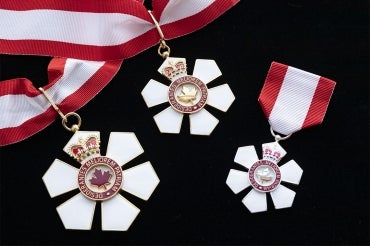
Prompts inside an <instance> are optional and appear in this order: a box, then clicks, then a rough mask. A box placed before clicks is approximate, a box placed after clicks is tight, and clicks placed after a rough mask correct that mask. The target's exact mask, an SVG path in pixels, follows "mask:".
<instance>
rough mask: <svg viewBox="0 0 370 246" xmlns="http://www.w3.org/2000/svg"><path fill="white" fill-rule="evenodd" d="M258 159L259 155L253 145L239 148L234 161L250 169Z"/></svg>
mask: <svg viewBox="0 0 370 246" xmlns="http://www.w3.org/2000/svg"><path fill="white" fill-rule="evenodd" d="M256 161H258V156H257V153H256V149H255V148H254V146H253V145H250V146H245V147H239V148H238V150H237V152H236V155H235V158H234V162H236V163H238V164H240V165H242V166H244V167H245V168H247V169H249V168H250V167H251V166H252V165H253V163H255V162H256Z"/></svg>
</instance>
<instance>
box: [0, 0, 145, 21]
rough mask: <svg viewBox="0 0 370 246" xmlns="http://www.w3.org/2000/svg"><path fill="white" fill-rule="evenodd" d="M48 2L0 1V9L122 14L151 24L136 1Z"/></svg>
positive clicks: (143, 8)
mask: <svg viewBox="0 0 370 246" xmlns="http://www.w3.org/2000/svg"><path fill="white" fill-rule="evenodd" d="M67 1H68V4H66V1H60V0H48V1H24V0H1V1H0V9H7V10H17V11H27V10H38V9H47V10H62V11H74V12H92V13H123V14H130V15H133V16H137V17H139V18H141V19H144V20H147V21H149V22H151V18H150V16H148V13H147V10H146V8H145V6H144V5H143V4H142V3H140V2H137V1H133V0H130V1H131V2H130V4H127V1H128V0H121V1H117V0H104V1H102V0H78V1H73V0H67Z"/></svg>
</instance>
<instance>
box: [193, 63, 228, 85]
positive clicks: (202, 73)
mask: <svg viewBox="0 0 370 246" xmlns="http://www.w3.org/2000/svg"><path fill="white" fill-rule="evenodd" d="M221 75H222V73H221V70H220V69H219V68H218V66H217V64H216V62H215V61H214V60H206V59H197V60H195V65H194V70H193V76H194V77H196V78H198V79H200V80H201V81H203V83H205V84H208V83H209V82H211V81H212V80H214V79H216V78H218V77H220V76H221Z"/></svg>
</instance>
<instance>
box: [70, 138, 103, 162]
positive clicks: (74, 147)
mask: <svg viewBox="0 0 370 246" xmlns="http://www.w3.org/2000/svg"><path fill="white" fill-rule="evenodd" d="M99 147H100V139H99V136H95V135H91V136H89V137H87V139H86V140H83V139H82V138H80V139H79V140H78V143H72V144H71V145H70V147H69V148H68V154H69V155H70V156H71V157H73V158H75V159H76V160H77V161H78V162H80V163H82V162H84V161H86V160H87V159H90V158H93V157H96V156H100V149H99Z"/></svg>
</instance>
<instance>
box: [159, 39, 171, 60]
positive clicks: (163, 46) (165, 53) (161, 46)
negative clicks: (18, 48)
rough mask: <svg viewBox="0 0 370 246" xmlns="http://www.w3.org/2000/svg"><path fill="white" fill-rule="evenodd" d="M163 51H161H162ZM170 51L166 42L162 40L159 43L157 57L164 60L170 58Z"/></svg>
mask: <svg viewBox="0 0 370 246" xmlns="http://www.w3.org/2000/svg"><path fill="white" fill-rule="evenodd" d="M162 50H163V51H162ZM170 52H171V49H170V47H169V46H168V45H167V44H166V42H165V41H164V40H163V39H162V40H161V42H160V43H159V47H158V55H160V56H161V57H162V58H164V59H166V58H167V57H169V56H170Z"/></svg>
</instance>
